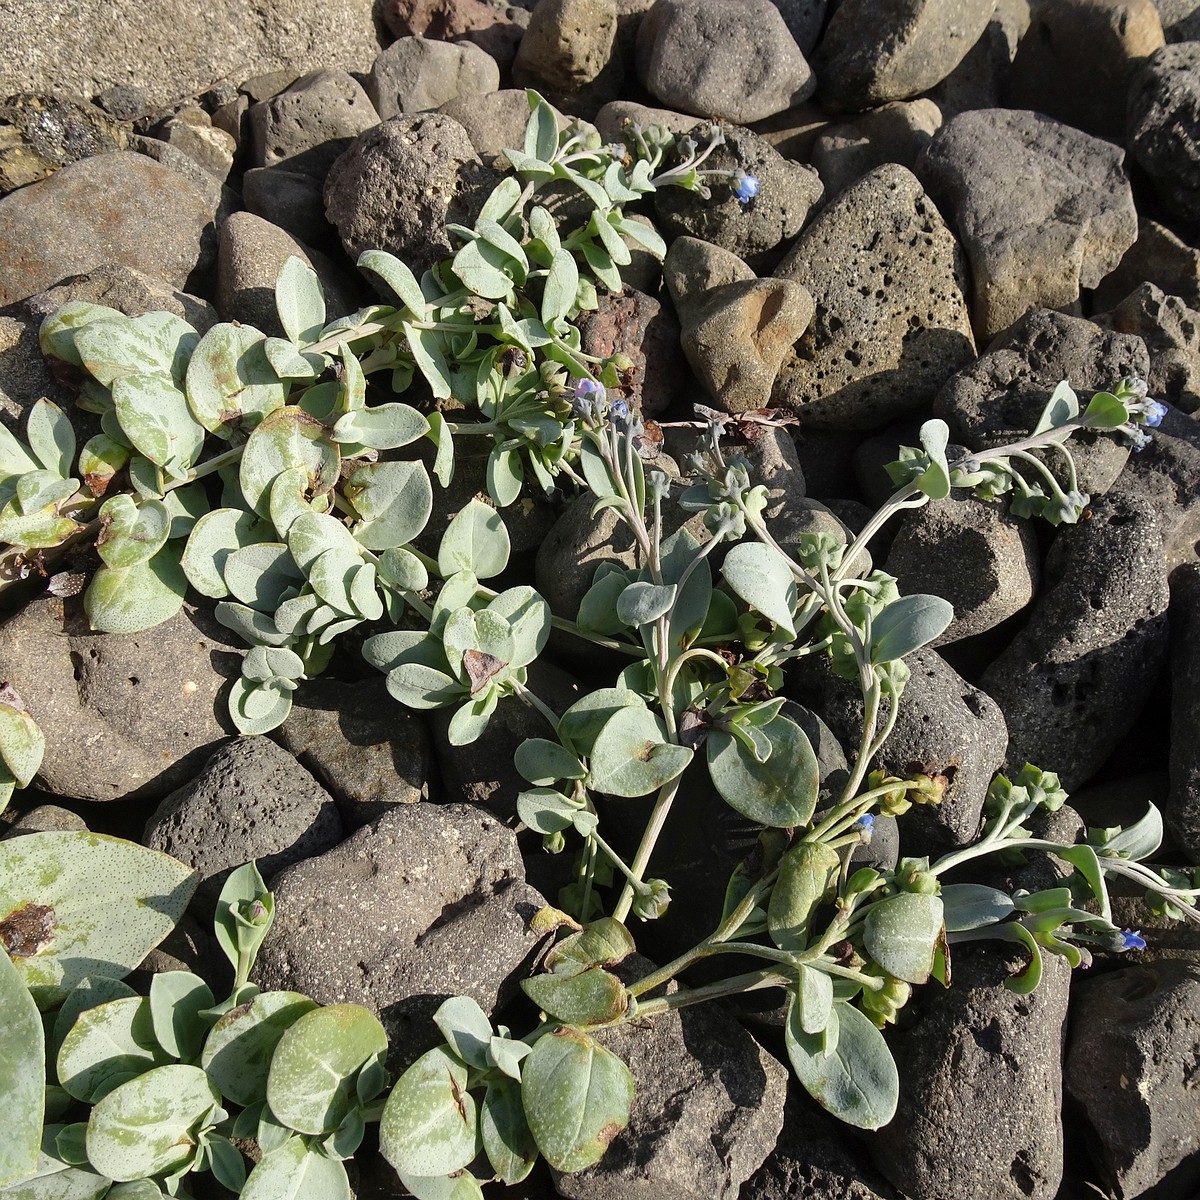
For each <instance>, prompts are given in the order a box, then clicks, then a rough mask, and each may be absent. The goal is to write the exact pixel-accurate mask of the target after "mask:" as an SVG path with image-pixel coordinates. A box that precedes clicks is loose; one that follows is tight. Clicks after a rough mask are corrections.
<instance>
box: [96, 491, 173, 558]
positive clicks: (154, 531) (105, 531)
mask: <svg viewBox="0 0 1200 1200" xmlns="http://www.w3.org/2000/svg"><path fill="white" fill-rule="evenodd" d="M170 532H171V514H170V512H169V511H168V510H167V506H166V505H165V504H164V503H163V502H162V501H161V500H143V501H142V502H141V504H138V503H137V501H135V500H134V498H133V497H132V496H130V495H118V496H113V497H112V498H111V499H110V500H106V501H105V502H104V503H103V504H102V505H101V506H100V534H99V536H98V537H97V538H96V550H97V551H98V552H99V554H100V557H101V558H102V559H103V560H104V562H105V563H106V564H107V565H108V566H110V567H132V566H136V565H137V564H138V563H140V562H145V561H146V560H147V559H150V558H153V557H154V556H155V555H156V554H157V553H158V552H159V550H161V549H162V547H163V546H164V545H165V543H166V540H167V538H168V537H169V536H170Z"/></svg>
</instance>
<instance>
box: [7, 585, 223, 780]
mask: <svg viewBox="0 0 1200 1200" xmlns="http://www.w3.org/2000/svg"><path fill="white" fill-rule="evenodd" d="M229 637H230V635H229V633H228V632H227V631H226V630H225V629H224V628H223V627H222V626H221V625H218V624H217V622H216V621H215V620H214V619H213V617H212V615H211V614H210V613H209V612H207V611H206V610H204V609H202V608H196V607H194V606H192V605H190V604H185V605H184V606H183V608H182V609H180V611H179V612H178V613H176V614H175V616H173V617H171V618H170V619H169V620H168V621H166V622H164V623H163V624H161V625H156V626H155V627H154V628H153V629H148V630H145V631H144V632H142V633H93V632H92V631H91V630H90V628H89V626H88V622H87V618H86V616H85V615H84V613H83V606H82V603H81V601H80V598H79V597H73V598H71V599H68V600H58V599H56V598H55V597H53V596H49V595H47V596H43V597H41V598H40V599H37V600H35V601H33V602H32V603H30V604H28V605H26V607H25V608H23V609H22V610H21V611H20V612H18V613H17V614H15V615H14V616H12V617H11V618H10V619H9V620H8V621H6V622H5V624H4V625H3V626H0V679H5V680H8V681H9V682H10V683H12V685H13V687H15V688H16V689H17V691H18V693H19V694H20V695H21V697H22V698H23V699H24V701H25V706H26V708H27V709H28V711H29V712H30V713H31V714H32V716H33V718H34V719H35V720H36V721H37V723H38V725H39V726H40V727H41V730H42V733H43V734H44V735H45V737H46V755H45V758H44V759H43V760H42V766H41V770H40V771H39V772H38V778H39V780H40V782H41V784H42V786H43V787H45V788H46V789H47V790H48V791H52V792H54V793H56V794H57V795H59V796H71V797H75V798H77V799H81V800H120V799H124V798H131V799H144V800H159V799H161V798H162V797H163V796H165V795H166V794H167V793H168V792H170V791H172V790H173V789H174V788H177V787H179V786H180V785H181V784H183V783H184V782H186V781H187V780H188V779H191V778H192V777H193V776H194V775H195V773H196V770H197V768H198V767H199V766H200V765H201V764H202V763H203V762H204V761H205V760H206V759H207V758H208V757H209V755H210V754H211V753H212V752H213V749H214V748H215V746H216V745H217V743H219V742H220V741H222V740H224V738H225V736H226V734H227V733H228V732H232V726H231V725H230V724H229V719H228V717H227V715H226V709H225V689H226V686H227V684H228V683H229V681H230V680H231V679H235V678H237V676H238V674H239V672H240V665H241V655H242V654H243V653H245V651H244V649H235V648H233V647H232V646H231V645H230V642H229V640H228V639H229Z"/></svg>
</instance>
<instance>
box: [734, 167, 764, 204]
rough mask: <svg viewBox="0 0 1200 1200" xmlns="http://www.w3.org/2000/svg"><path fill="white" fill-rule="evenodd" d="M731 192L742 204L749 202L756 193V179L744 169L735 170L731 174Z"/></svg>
mask: <svg viewBox="0 0 1200 1200" xmlns="http://www.w3.org/2000/svg"><path fill="white" fill-rule="evenodd" d="M732 186H733V194H734V195H735V196H736V197H737V198H738V200H740V201H741V203H742V204H749V203H750V201H751V200H753V199H754V197H755V196H757V195H758V180H757V179H756V178H755V177H754V176H753V175H747V174H746V172H745V171H735V172H734V175H733V185H732Z"/></svg>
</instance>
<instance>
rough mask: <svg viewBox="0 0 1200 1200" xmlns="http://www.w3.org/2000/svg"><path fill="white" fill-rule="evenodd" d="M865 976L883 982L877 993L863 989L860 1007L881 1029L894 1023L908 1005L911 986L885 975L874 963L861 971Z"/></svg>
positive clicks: (901, 980)
mask: <svg viewBox="0 0 1200 1200" xmlns="http://www.w3.org/2000/svg"><path fill="white" fill-rule="evenodd" d="M863 974H865V975H871V976H874V977H875V978H876V979H882V980H883V981H884V984H883V987H882V988H880V989H879V990H878V991H872V990H871V989H870V988H863V991H862V1000H861V1001H860V1005H861V1007H862V1010H863V1012H864V1013H865V1014H866V1015H867V1016H868V1017H870V1018H871V1020H872V1021H873V1022H874V1023H875V1024H876V1025H877V1026H878V1027H879V1028H880V1029H882V1028H883V1027H884V1026H885V1025H894V1024H895V1023H896V1014H897V1013H898V1012H899V1011H900V1010H901V1009H902V1008H903V1007H904V1006H905V1005H906V1004H907V1003H908V1001H909V997H910V996H911V995H912V986H911V985H910V984H908V983H905V982H904V980H903V979H897V978H896V977H895V976H894V975H889V974H887V972H886V971H884V970H883V969H882V968H881V967H879V966H877V965H876V964H875V963H870V964H869V965H868V966H867V967H866V968H865V969H864V971H863Z"/></svg>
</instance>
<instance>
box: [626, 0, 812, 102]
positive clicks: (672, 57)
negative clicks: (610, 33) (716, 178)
mask: <svg viewBox="0 0 1200 1200" xmlns="http://www.w3.org/2000/svg"><path fill="white" fill-rule="evenodd" d="M637 49H638V54H637V59H638V77H639V79H641V81H642V83H643V84H644V85H645V86H646V88H647V89H648V90H649V91H650V93H651V95H653V96H655V97H657V98H658V99H659V100H661V101H662V102H663V103H664V104H665V105H666V106H667V107H668V108H677V109H679V110H681V111H682V112H693V113H696V114H698V115H699V116H702V117H720V118H722V119H723V120H726V121H733V122H736V123H737V124H740V125H744V124H746V123H747V122H749V121H761V120H762V119H763V118H764V117H769V116H771V115H772V114H774V113H778V112H783V111H784V110H785V109H788V108H791V107H793V106H794V105H796V104H799V103H801V102H802V101H804V100H807V99H808V97H809V96H811V95H812V93H813V89H814V88H815V87H816V79H815V78H814V77H813V73H812V71H811V70H810V69H809V66H808V63H807V62H806V61H805V59H804V55H803V54H802V53H801V52H800V47H799V46H797V45H796V42H795V40H794V39H793V38H792V35H791V33H790V32H789V31H788V28H787V25H786V24H785V23H784V20H783V17H782V16H781V15H780V13H779V9H778V8H776V7H775V5H774V4H772V3H771V2H770V0H732V2H731V0H658V3H657V4H655V5H654V7H653V8H652V9H651V10H650V12H649V14H648V15H647V16H646V17H645V18H643V20H642V24H641V28H640V29H639V30H638V48H637Z"/></svg>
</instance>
